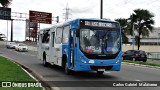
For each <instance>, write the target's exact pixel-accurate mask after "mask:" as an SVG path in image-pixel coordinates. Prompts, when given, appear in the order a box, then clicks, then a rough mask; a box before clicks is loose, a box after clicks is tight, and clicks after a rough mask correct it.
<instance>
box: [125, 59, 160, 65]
mask: <svg viewBox="0 0 160 90" xmlns="http://www.w3.org/2000/svg"><path fill="white" fill-rule="evenodd" d="M123 62H127V63H135V64H142V65H149V66H158V67H160V65H159V64H154V63H148V62H140V61H131V60H123Z"/></svg>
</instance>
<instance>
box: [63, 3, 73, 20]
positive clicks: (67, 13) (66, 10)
mask: <svg viewBox="0 0 160 90" xmlns="http://www.w3.org/2000/svg"><path fill="white" fill-rule="evenodd" d="M69 10H71V9H70V8H69V7H68V3H67V6H66V8H65V13H64V15H65V18H64V19H65V21H67V20H68V19H69V15H70V12H69Z"/></svg>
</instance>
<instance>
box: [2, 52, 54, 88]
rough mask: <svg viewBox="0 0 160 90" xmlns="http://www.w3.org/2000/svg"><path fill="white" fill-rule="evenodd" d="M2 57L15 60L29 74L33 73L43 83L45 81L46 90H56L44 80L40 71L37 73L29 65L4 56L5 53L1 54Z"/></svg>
mask: <svg viewBox="0 0 160 90" xmlns="http://www.w3.org/2000/svg"><path fill="white" fill-rule="evenodd" d="M0 56H2V57H5V58H7V59H9V61H11V62H13V63H16V64H17V65H19V66H21V68H23V69H25V70H26V71H27V72H28V73H29V74H31V75H32V76H33V77H34V78H36V79H37V80H38V81H40V82H41V83H43V85H44V86H45V87H43V88H44V89H45V90H54V89H53V88H52V87H51V86H50V85H49V84H48V83H46V82H44V78H43V77H42V76H41V75H39V74H38V73H36V72H35V71H32V70H31V69H30V68H29V67H27V66H25V65H23V64H21V63H19V62H17V61H14V60H13V59H11V58H9V57H6V56H3V55H0Z"/></svg>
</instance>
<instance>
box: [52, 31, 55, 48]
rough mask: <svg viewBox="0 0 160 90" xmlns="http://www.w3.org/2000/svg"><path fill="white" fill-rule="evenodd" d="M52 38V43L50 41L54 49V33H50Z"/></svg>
mask: <svg viewBox="0 0 160 90" xmlns="http://www.w3.org/2000/svg"><path fill="white" fill-rule="evenodd" d="M52 37H53V38H52V40H53V41H52V47H54V37H55V32H53V33H52Z"/></svg>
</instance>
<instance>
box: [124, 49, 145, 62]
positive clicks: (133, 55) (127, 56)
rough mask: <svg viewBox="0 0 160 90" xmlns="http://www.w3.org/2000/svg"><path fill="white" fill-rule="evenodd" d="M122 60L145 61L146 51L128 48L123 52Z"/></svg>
mask: <svg viewBox="0 0 160 90" xmlns="http://www.w3.org/2000/svg"><path fill="white" fill-rule="evenodd" d="M123 60H135V61H143V62H146V61H147V55H146V52H145V51H143V50H128V51H126V52H124V54H123Z"/></svg>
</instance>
